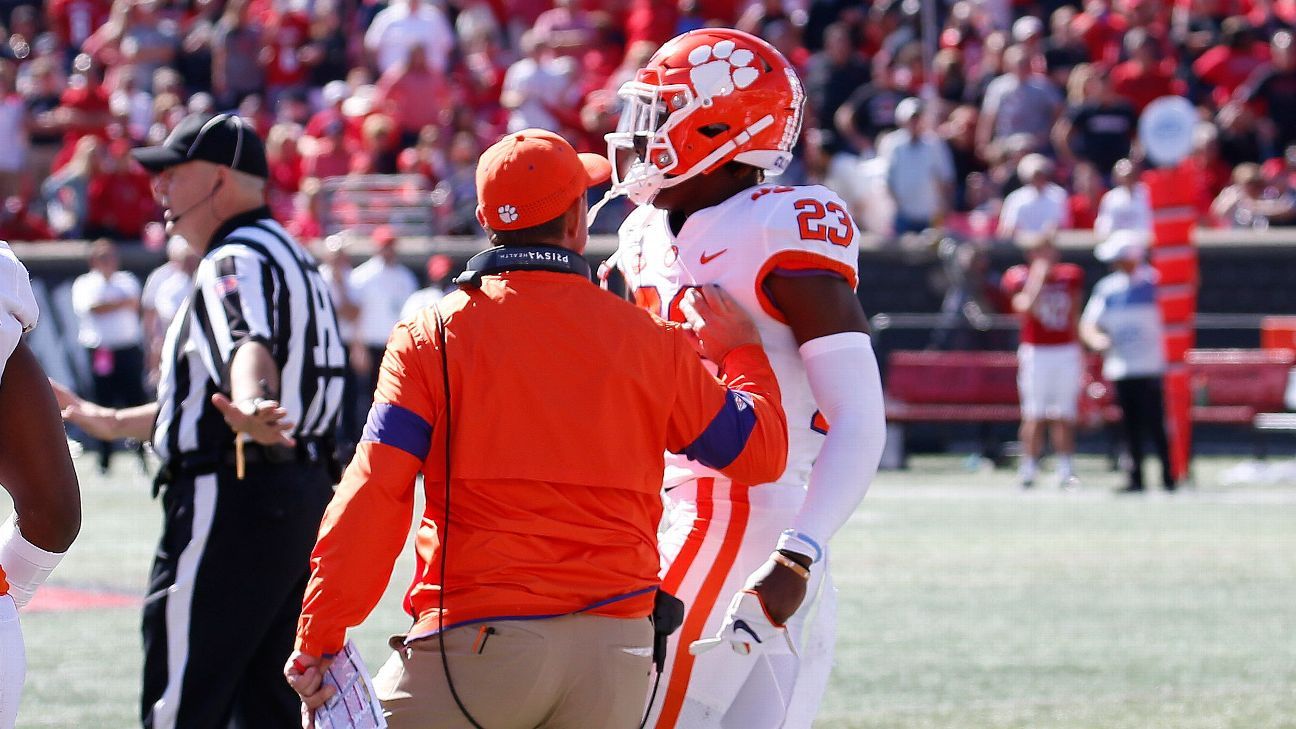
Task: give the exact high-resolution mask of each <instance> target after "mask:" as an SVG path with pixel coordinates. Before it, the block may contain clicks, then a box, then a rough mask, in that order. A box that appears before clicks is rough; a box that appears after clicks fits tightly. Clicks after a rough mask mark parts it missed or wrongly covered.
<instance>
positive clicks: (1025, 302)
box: [1012, 256, 1074, 314]
mask: <svg viewBox="0 0 1296 729" xmlns="http://www.w3.org/2000/svg"><path fill="white" fill-rule="evenodd" d="M1052 265H1053V262H1052V261H1050V260H1048V259H1047V258H1044V257H1043V256H1041V257H1038V258H1036V259H1035V260H1033V261H1031V263H1030V268H1029V269H1027V272H1026V282H1025V283H1024V284H1022V289H1021V291H1018V292H1017V293H1015V294H1013V297H1012V307H1013V311H1015V312H1017V313H1019V314H1024V313H1026V312H1028V311H1031V310H1033V309H1034V308H1035V304H1037V303H1039V297H1040V294H1041V293H1043V292H1044V282H1045V281H1046V280H1047V279H1048V272H1049V268H1050V267H1051V266H1052ZM1072 308H1074V307H1072Z"/></svg>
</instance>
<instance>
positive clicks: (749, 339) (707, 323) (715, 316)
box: [680, 284, 761, 363]
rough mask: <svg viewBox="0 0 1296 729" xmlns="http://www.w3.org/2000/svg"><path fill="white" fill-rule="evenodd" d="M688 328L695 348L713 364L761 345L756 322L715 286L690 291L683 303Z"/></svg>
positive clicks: (682, 310)
mask: <svg viewBox="0 0 1296 729" xmlns="http://www.w3.org/2000/svg"><path fill="white" fill-rule="evenodd" d="M680 311H681V312H682V313H683V314H684V321H685V326H686V328H687V329H688V331H689V332H691V333H692V334H693V337H692V340H693V346H694V347H696V348H697V350H698V353H699V354H701V355H702V356H703V357H706V358H707V359H709V360H711V361H712V362H717V363H718V362H723V361H724V358H725V355H727V354H729V352H731V351H733V350H734V349H737V348H738V347H742V346H745V345H748V344H756V345H759V344H760V343H761V339H760V332H759V331H758V330H757V329H756V323H755V322H754V321H752V318H751V317H750V316H748V315H747V312H745V311H743V309H742V307H741V306H739V305H738V302H737V301H734V299H733V297H732V296H730V295H729V294H726V293H725V292H724V290H723V289H721V288H720V287H719V286H716V285H715V284H708V285H706V286H703V287H700V288H695V289H689V290H688V293H686V294H684V298H683V300H682V301H680Z"/></svg>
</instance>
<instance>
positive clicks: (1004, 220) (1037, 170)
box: [999, 154, 1071, 240]
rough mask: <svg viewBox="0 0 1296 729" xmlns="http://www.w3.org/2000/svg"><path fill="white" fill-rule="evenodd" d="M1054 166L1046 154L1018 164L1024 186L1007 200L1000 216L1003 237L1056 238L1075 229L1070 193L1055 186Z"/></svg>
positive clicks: (1009, 238) (1024, 158)
mask: <svg viewBox="0 0 1296 729" xmlns="http://www.w3.org/2000/svg"><path fill="white" fill-rule="evenodd" d="M1053 170H1054V167H1053V163H1052V162H1051V161H1049V159H1048V158H1047V157H1045V156H1044V155H1042V154H1028V155H1026V156H1025V157H1023V158H1022V160H1021V162H1019V163H1018V164H1017V177H1018V178H1019V179H1020V180H1021V182H1022V186H1021V187H1019V188H1017V189H1016V190H1013V191H1012V192H1010V193H1008V196H1007V197H1005V198H1004V202H1003V210H1002V211H1000V213H999V237H1000V238H1003V239H1005V240H1012V239H1014V238H1017V237H1020V236H1023V235H1034V236H1039V235H1044V236H1050V237H1051V236H1053V235H1054V234H1056V233H1057V231H1059V230H1062V229H1064V228H1069V227H1071V214H1070V208H1069V207H1068V205H1067V194H1066V190H1063V189H1062V187H1061V186H1059V185H1058V184H1057V183H1055V182H1053Z"/></svg>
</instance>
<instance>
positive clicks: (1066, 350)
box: [1002, 232, 1084, 489]
mask: <svg viewBox="0 0 1296 729" xmlns="http://www.w3.org/2000/svg"><path fill="white" fill-rule="evenodd" d="M1017 244H1018V246H1019V247H1020V248H1022V250H1023V251H1024V252H1025V255H1026V265H1021V264H1018V265H1016V266H1013V267H1012V268H1010V269H1008V270H1007V271H1005V272H1004V275H1003V279H1002V288H1003V293H1004V295H1005V296H1008V297H1010V300H1011V302H1012V309H1013V311H1015V312H1016V313H1017V315H1018V317H1019V318H1020V320H1021V343H1020V344H1019V345H1018V347H1017V388H1018V390H1019V392H1020V400H1021V431H1020V435H1021V445H1022V459H1021V466H1020V468H1019V469H1018V478H1019V479H1020V483H1021V486H1022V488H1031V487H1033V486H1034V485H1035V478H1036V476H1037V475H1038V472H1039V461H1040V458H1041V457H1042V456H1043V455H1044V438H1045V435H1046V434H1047V435H1048V436H1049V441H1050V442H1051V443H1052V446H1053V453H1054V455H1056V456H1057V461H1058V463H1057V480H1058V485H1059V486H1061V487H1062V488H1064V489H1072V488H1075V487H1076V486H1077V485H1079V480H1078V479H1077V478H1076V475H1075V466H1074V464H1073V462H1072V456H1073V455H1074V454H1075V427H1076V411H1077V405H1078V400H1079V397H1080V382H1081V375H1082V374H1083V362H1082V353H1081V351H1080V344H1079V335H1078V333H1077V320H1078V318H1079V313H1080V296H1081V294H1082V293H1083V292H1084V270H1083V269H1081V268H1080V267H1079V266H1077V265H1075V264H1074V263H1062V262H1061V260H1060V257H1059V255H1058V249H1057V246H1056V245H1055V244H1054V243H1053V238H1052V233H1040V232H1030V233H1023V234H1022V235H1020V236H1019V237H1018V238H1017Z"/></svg>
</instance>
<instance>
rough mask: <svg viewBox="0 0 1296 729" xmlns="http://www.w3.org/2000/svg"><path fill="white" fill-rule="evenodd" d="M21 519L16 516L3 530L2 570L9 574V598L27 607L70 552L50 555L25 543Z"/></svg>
mask: <svg viewBox="0 0 1296 729" xmlns="http://www.w3.org/2000/svg"><path fill="white" fill-rule="evenodd" d="M17 518H18V515H17V514H14V515H12V516H10V517H9V521H6V522H5V523H4V526H0V569H3V570H4V571H5V579H6V580H7V581H8V582H9V596H10V597H12V598H13V601H14V603H15V604H16V605H17V606H18V607H23V606H24V605H26V604H27V603H28V602H30V601H31V599H32V596H33V595H35V594H36V588H38V587H40V586H41V585H43V584H45V579H46V578H47V577H49V576H50V573H51V572H53V571H54V568H55V567H57V566H58V564H59V562H60V561H62V559H63V554H66V552H65V553H62V554H60V553H57V552H46V551H45V550H43V549H41V548H40V547H37V546H36V545H35V544H32V543H31V542H29V541H27V540H26V539H24V538H23V535H22V532H20V531H18V524H17V521H16V520H17Z"/></svg>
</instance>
